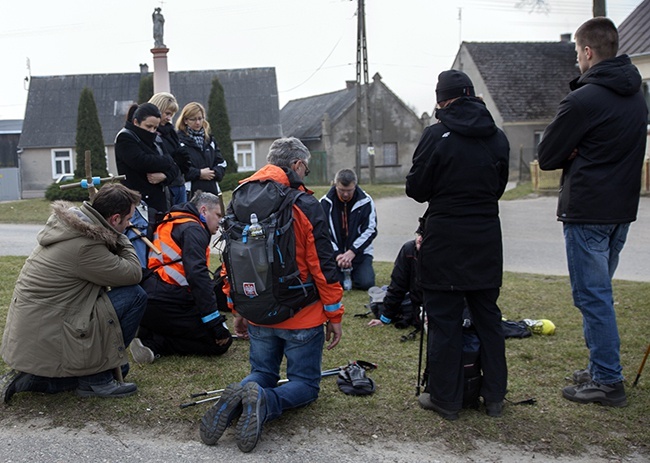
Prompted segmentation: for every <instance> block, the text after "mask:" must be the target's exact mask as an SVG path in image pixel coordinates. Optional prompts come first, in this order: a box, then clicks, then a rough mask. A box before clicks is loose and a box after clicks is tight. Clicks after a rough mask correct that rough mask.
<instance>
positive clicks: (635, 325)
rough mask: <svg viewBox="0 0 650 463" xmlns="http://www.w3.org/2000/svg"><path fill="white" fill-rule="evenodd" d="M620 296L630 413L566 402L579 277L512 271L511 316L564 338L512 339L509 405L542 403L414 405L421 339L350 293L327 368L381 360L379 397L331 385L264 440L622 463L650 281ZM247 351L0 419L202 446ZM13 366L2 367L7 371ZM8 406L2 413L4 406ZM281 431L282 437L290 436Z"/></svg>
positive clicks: (18, 402) (4, 266)
mask: <svg viewBox="0 0 650 463" xmlns="http://www.w3.org/2000/svg"><path fill="white" fill-rule="evenodd" d="M23 262H24V258H20V257H0V329H4V323H5V319H6V310H7V307H8V305H9V300H10V298H11V294H12V291H13V285H14V282H15V280H16V278H17V275H18V272H19V271H20V268H21V266H22V264H23ZM375 269H376V272H377V283H378V284H386V283H387V282H388V280H389V275H390V270H391V264H389V263H381V262H379V263H376V265H375ZM614 289H615V300H616V307H617V312H618V321H619V329H620V333H621V340H622V347H621V354H622V363H623V366H624V369H625V373H626V375H627V378H628V384H627V393H628V399H629V406H628V407H627V408H622V409H612V408H606V407H600V406H597V405H588V406H584V405H577V404H574V403H571V402H568V401H566V400H564V399H563V398H562V397H561V394H560V390H561V388H562V387H563V386H564V385H566V384H567V381H566V380H565V377H567V376H570V375H571V373H572V372H573V370H574V369H577V368H581V367H584V366H585V364H586V361H587V351H586V348H585V347H584V341H583V338H582V327H581V317H580V314H579V312H578V310H577V309H575V308H574V307H573V306H572V303H571V294H570V289H569V283H568V279H567V278H565V277H553V276H540V275H530V274H513V273H506V274H505V275H504V285H503V288H502V292H501V298H500V299H499V303H500V306H501V308H502V311H503V313H504V316H505V317H506V318H509V319H511V320H521V319H523V318H535V319H539V318H547V319H550V320H552V321H553V322H554V323H555V324H556V326H557V331H556V334H555V335H554V336H533V337H530V338H526V339H509V340H508V341H507V344H506V345H507V358H508V368H509V393H508V396H507V397H508V399H509V400H511V401H512V402H516V401H519V400H523V399H528V398H535V399H536V404H535V405H513V404H512V403H508V404H506V408H505V411H504V416H503V418H501V419H492V418H489V417H488V416H487V415H485V413H484V412H483V411H482V410H481V411H474V410H466V411H463V412H462V414H461V418H460V420H459V421H456V422H453V423H450V422H447V421H444V420H442V419H440V418H439V417H438V416H437V415H435V414H433V413H432V412H429V411H425V410H422V409H420V408H419V407H418V405H417V401H416V398H415V388H416V377H417V365H418V347H419V344H418V342H417V341H406V342H401V341H400V337H401V336H402V335H404V334H406V333H407V331H404V330H397V329H395V328H394V327H392V326H388V327H375V328H368V327H367V326H366V323H367V321H368V319H365V318H358V317H354V315H355V314H363V313H365V312H366V308H365V307H364V304H366V303H367V302H368V296H367V294H366V293H365V292H362V291H350V292H347V293H346V294H345V299H344V302H345V306H346V316H345V318H344V337H343V339H342V341H341V344H340V345H339V346H338V347H337V348H335V349H334V350H332V351H328V352H325V353H324V356H323V369H329V368H333V367H336V366H339V365H345V364H347V362H348V361H349V360H356V359H362V360H367V361H371V362H376V363H378V364H379V368H378V369H377V370H375V371H373V372H371V373H369V375H370V376H371V377H372V378H373V379H374V380H375V381H376V382H377V391H376V393H375V394H374V395H372V396H368V397H352V396H346V395H344V394H343V393H341V392H340V391H339V390H338V388H337V386H336V380H335V378H334V377H328V378H324V379H323V382H322V391H321V395H320V398H319V400H318V401H316V402H315V403H314V404H312V405H310V406H309V407H308V408H307V409H304V410H297V411H295V412H289V413H286V414H285V415H283V416H282V417H281V418H280V419H279V420H277V421H275V422H273V423H272V424H270V425H269V426H267V428H266V430H267V431H265V432H274V433H276V432H277V433H285V434H289V435H290V434H293V433H294V432H295V430H296V429H301V428H307V429H316V428H319V429H328V430H331V431H333V432H343V433H345V434H346V435H348V436H351V437H352V438H353V439H354V440H356V441H357V442H359V443H364V442H370V441H373V440H374V439H377V438H379V439H384V440H390V439H399V440H400V441H413V442H430V441H436V440H438V439H442V440H443V441H444V442H445V443H446V444H447V445H448V446H449V447H450V448H451V449H452V450H454V451H456V452H459V453H463V452H467V451H471V450H472V449H474V448H475V446H476V445H477V441H478V440H487V441H491V442H496V443H503V444H508V445H515V446H518V447H520V448H522V449H526V450H527V451H533V452H537V453H540V454H549V455H560V454H562V455H578V454H580V453H581V452H583V451H585V449H587V448H590V449H591V448H592V447H596V448H599V449H602V451H603V453H604V454H606V455H607V456H609V457H612V458H620V457H624V456H625V455H626V454H628V453H629V452H634V451H639V452H647V451H648V449H647V446H648V443H649V442H650V426H649V424H650V423H649V421H650V416H649V415H648V413H647V411H648V410H649V409H650V399H649V398H648V390H649V389H650V370H646V371H645V374H643V375H642V376H641V380H640V382H639V385H638V386H637V387H636V388H632V387H631V383H632V381H633V380H634V377H635V376H636V372H637V369H638V367H639V365H640V363H641V360H642V358H643V354H644V352H645V349H646V346H647V344H648V341H649V338H648V334H647V331H646V327H647V320H648V316H649V315H650V313H649V312H650V309H649V304H650V303H649V302H648V301H650V284H647V283H637V282H626V281H615V288H614ZM247 358H248V344H247V342H245V341H236V342H235V343H234V344H233V346H232V348H231V349H230V351H229V352H228V353H227V354H225V355H224V356H222V357H220V358H200V357H168V358H163V359H159V360H158V361H156V362H155V363H154V364H151V365H132V370H131V373H130V374H129V379H130V380H132V381H134V382H136V383H137V384H138V387H139V392H138V394H136V395H135V396H133V397H129V398H125V399H120V400H102V399H81V398H78V397H76V396H75V395H74V394H73V393H64V394H59V395H56V396H47V395H43V394H30V393H26V394H18V395H16V396H15V397H14V398H13V399H12V403H11V405H10V406H7V407H3V413H2V416H1V417H0V423H2V424H3V425H7V424H9V423H11V422H16V421H25V420H31V419H36V418H38V419H47V420H49V421H50V422H51V423H52V425H60V426H66V427H72V428H76V427H82V426H84V424H85V423H87V422H88V421H97V422H100V423H102V424H103V425H105V426H107V427H110V426H111V424H113V423H118V422H119V423H120V426H127V427H132V428H136V429H137V428H140V429H151V430H155V432H156V433H157V434H159V435H175V436H181V437H184V438H189V439H196V438H197V437H196V436H197V425H198V422H199V420H200V418H201V416H202V415H203V413H204V412H205V411H206V410H207V409H208V407H209V406H210V403H207V404H201V405H197V406H193V407H189V408H186V409H180V408H179V404H181V403H184V402H188V401H190V400H192V399H190V397H189V395H190V394H191V393H194V392H199V391H205V390H212V389H218V388H222V387H225V386H226V385H227V384H229V383H231V382H233V381H238V380H240V379H241V378H242V377H243V376H245V375H246V374H247V372H248V368H249V366H248V361H247ZM6 370H7V366H6V365H4V364H2V365H1V366H0V372H4V371H6ZM0 407H2V406H0ZM280 435H282V434H280Z"/></svg>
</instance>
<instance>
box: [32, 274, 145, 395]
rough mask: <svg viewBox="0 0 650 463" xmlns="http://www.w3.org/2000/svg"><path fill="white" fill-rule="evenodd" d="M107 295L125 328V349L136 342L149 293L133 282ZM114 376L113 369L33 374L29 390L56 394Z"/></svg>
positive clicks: (123, 330) (98, 383) (123, 334)
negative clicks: (55, 375)
mask: <svg viewBox="0 0 650 463" xmlns="http://www.w3.org/2000/svg"><path fill="white" fill-rule="evenodd" d="M107 294H108V297H109V299H110V300H111V303H112V304H113V308H114V309H115V313H116V314H117V318H118V320H119V321H120V327H121V328H122V336H123V339H124V348H126V347H128V345H129V344H130V343H131V341H133V338H134V337H135V333H136V331H137V330H138V326H139V325H140V319H141V318H142V315H143V314H144V310H145V309H146V307H147V293H146V292H145V291H144V289H142V288H141V287H140V286H139V285H133V286H121V287H119V288H113V289H112V290H111V291H109V292H108V293H107ZM128 372H129V364H128V363H127V364H126V365H123V366H122V375H124V376H126V374H127V373H128ZM112 379H113V371H112V370H106V371H102V372H99V373H95V374H92V375H87V376H79V377H67V378H48V377H45V376H36V375H34V376H33V378H32V382H31V384H30V386H28V388H27V390H29V391H35V392H46V393H48V394H55V393H57V392H62V391H69V390H71V389H76V388H77V387H78V386H80V385H94V386H97V385H101V384H106V383H108V382H110V381H111V380H112Z"/></svg>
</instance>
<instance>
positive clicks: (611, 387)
mask: <svg viewBox="0 0 650 463" xmlns="http://www.w3.org/2000/svg"><path fill="white" fill-rule="evenodd" d="M562 395H563V396H564V398H565V399H568V400H571V401H573V402H578V403H581V404H590V403H599V404H601V405H606V406H608V407H625V406H626V405H627V397H626V396H625V386H624V385H623V381H619V382H618V383H613V384H600V383H597V382H596V381H589V382H586V383H582V384H578V385H577V386H567V387H565V388H564V389H562Z"/></svg>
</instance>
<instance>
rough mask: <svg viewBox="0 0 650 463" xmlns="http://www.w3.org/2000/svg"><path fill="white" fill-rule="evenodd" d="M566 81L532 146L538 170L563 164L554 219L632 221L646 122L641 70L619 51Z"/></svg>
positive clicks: (571, 220)
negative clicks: (564, 90) (536, 143)
mask: <svg viewBox="0 0 650 463" xmlns="http://www.w3.org/2000/svg"><path fill="white" fill-rule="evenodd" d="M570 87H571V90H572V92H571V93H569V94H568V95H567V97H566V98H564V100H562V102H561V103H560V107H559V109H558V111H557V115H556V116H555V119H554V120H553V121H552V122H551V123H550V124H549V126H548V127H547V128H546V130H545V131H544V136H543V138H542V141H541V143H540V144H539V148H538V154H539V166H540V167H541V168H542V169H543V170H554V169H563V172H562V181H561V185H560V196H559V201H558V208H557V216H558V220H561V221H563V222H575V223H596V224H613V223H628V222H632V221H634V220H636V214H637V209H638V206H639V193H640V191H641V168H642V165H643V158H644V156H645V145H646V138H647V123H648V110H647V106H646V103H645V100H644V98H643V94H642V93H641V75H640V74H639V71H638V69H637V68H636V67H635V66H634V65H633V64H632V63H631V61H630V59H629V58H628V57H627V55H621V56H619V57H617V58H613V59H608V60H604V61H601V62H600V63H598V64H595V65H594V66H592V67H591V68H590V69H588V70H587V71H586V72H585V73H584V74H583V75H582V76H580V77H579V78H577V79H575V80H574V81H572V82H571V83H570ZM574 149H577V156H576V157H575V158H574V159H571V160H570V159H569V158H570V157H571V154H572V152H573V151H574Z"/></svg>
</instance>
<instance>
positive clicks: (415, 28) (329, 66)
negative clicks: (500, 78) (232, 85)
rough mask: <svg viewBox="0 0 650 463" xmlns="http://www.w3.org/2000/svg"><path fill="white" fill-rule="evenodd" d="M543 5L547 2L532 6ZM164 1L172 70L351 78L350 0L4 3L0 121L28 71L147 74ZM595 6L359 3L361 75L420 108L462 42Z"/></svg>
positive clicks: (288, 85)
mask: <svg viewBox="0 0 650 463" xmlns="http://www.w3.org/2000/svg"><path fill="white" fill-rule="evenodd" d="M539 2H542V3H543V4H544V5H545V6H546V7H547V9H548V11H546V12H545V11H540V9H535V10H534V11H533V8H532V6H531V5H532V4H533V3H539ZM519 3H525V4H526V5H525V6H523V7H521V8H517V7H516V5H517V4H519ZM640 3H641V0H608V16H609V17H610V18H611V19H612V20H613V21H614V22H615V23H616V24H617V25H619V24H620V23H621V22H622V21H623V20H624V19H625V18H626V17H627V15H628V14H629V13H630V12H632V11H633V10H634V8H635V7H636V6H637V5H638V4H640ZM161 4H162V13H163V15H164V17H165V28H164V41H165V45H166V46H167V47H168V48H169V49H170V51H169V54H168V66H169V70H170V71H186V70H203V69H239V68H252V67H275V69H276V74H277V79H278V91H279V98H280V107H282V106H284V105H285V104H286V103H287V102H288V101H290V100H293V99H297V98H303V97H307V96H312V95H317V94H321V93H327V92H332V91H336V90H340V89H342V88H344V87H345V81H346V80H355V78H356V37H357V18H356V16H355V13H356V8H357V0H189V1H188V0H164V1H163V2H160V1H154V0H128V1H127V0H110V1H106V2H99V1H96V0H55V1H47V2H46V1H44V0H19V1H16V0H0V5H1V6H0V12H1V14H0V25H1V27H0V57H1V63H2V71H1V72H0V119H22V118H23V117H24V112H25V102H26V99H27V91H26V90H25V88H26V84H25V77H26V76H27V75H28V74H29V73H30V72H31V75H32V76H46V75H47V76H50V75H71V74H99V73H102V74H104V73H106V74H109V73H120V72H138V71H139V64H140V63H147V64H148V65H149V69H150V70H151V71H153V62H152V55H151V52H150V49H151V48H153V43H154V41H153V23H152V19H151V14H152V13H153V10H154V8H155V7H159V6H161ZM591 4H592V2H591V0H545V1H543V0H366V30H367V48H368V63H369V66H368V67H369V77H370V79H372V76H373V75H374V74H375V73H380V74H381V76H382V78H383V81H384V83H385V84H386V85H387V86H388V87H389V88H391V89H392V90H393V92H395V93H396V94H397V95H398V96H399V97H400V98H401V99H402V100H404V101H405V102H406V103H407V104H408V105H409V106H411V107H412V108H413V109H414V110H415V111H416V113H418V115H419V114H421V113H422V112H424V111H427V112H429V113H430V112H431V110H432V108H433V106H434V91H435V82H436V78H437V75H438V74H439V73H440V72H441V71H443V70H445V69H449V68H450V66H451V64H452V62H453V60H454V57H455V56H456V52H457V51H458V46H459V43H460V40H463V41H473V42H495V41H496V42H498V41H556V40H559V39H560V34H562V33H571V34H572V33H573V32H574V31H575V29H576V28H577V27H578V26H579V25H580V24H581V23H582V22H584V21H586V20H587V19H589V18H590V17H591V14H592V13H591ZM459 15H460V18H461V20H459ZM28 59H29V64H30V69H29V70H28V68H27V61H28ZM172 92H173V89H172ZM60 110H61V111H76V110H77V108H60ZM52 116H53V117H56V115H52Z"/></svg>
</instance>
